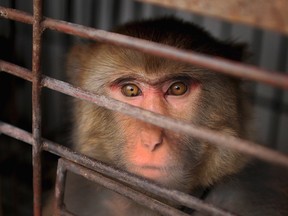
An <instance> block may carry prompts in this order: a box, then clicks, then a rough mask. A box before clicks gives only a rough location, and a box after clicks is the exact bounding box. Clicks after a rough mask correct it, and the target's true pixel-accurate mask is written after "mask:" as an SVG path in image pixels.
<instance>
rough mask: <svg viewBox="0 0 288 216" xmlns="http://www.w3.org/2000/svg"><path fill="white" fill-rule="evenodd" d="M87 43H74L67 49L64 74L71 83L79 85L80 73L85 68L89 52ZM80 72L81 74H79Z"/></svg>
mask: <svg viewBox="0 0 288 216" xmlns="http://www.w3.org/2000/svg"><path fill="white" fill-rule="evenodd" d="M90 49H91V48H90V46H89V45H88V44H81V45H75V46H73V47H72V49H71V50H70V51H69V53H68V55H67V59H66V75H67V77H68V79H69V81H70V82H71V83H72V84H73V85H81V82H82V80H81V77H83V76H82V75H83V74H82V73H84V70H85V68H87V66H85V65H87V62H88V58H87V56H88V55H89V53H90ZM81 74H82V75H81Z"/></svg>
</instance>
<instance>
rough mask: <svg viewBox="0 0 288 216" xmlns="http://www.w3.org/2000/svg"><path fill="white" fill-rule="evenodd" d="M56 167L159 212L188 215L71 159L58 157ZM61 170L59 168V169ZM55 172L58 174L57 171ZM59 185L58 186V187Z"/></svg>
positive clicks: (180, 215) (61, 188)
mask: <svg viewBox="0 0 288 216" xmlns="http://www.w3.org/2000/svg"><path fill="white" fill-rule="evenodd" d="M58 167H60V168H61V167H63V168H62V169H64V170H62V171H64V172H65V171H66V170H69V171H72V172H73V173H76V174H78V175H80V176H82V177H84V178H86V179H88V180H90V181H93V182H96V183H98V184H100V185H102V186H104V187H105V188H107V189H110V190H112V191H115V192H117V193H119V194H121V195H123V196H125V197H128V198H130V199H132V200H133V201H135V202H137V203H138V204H141V205H143V206H146V207H148V208H150V209H152V210H154V211H157V212H159V213H162V214H164V215H170V216H174V215H178V216H188V214H186V213H183V212H181V211H179V210H177V209H175V208H173V207H171V206H168V205H166V204H164V203H162V202H160V201H158V200H156V199H153V198H151V197H149V196H147V195H145V194H143V193H141V192H139V191H136V190H134V189H132V188H131V187H128V186H126V185H124V184H123V183H119V182H118V181H119V180H112V179H110V178H107V177H105V176H103V175H102V174H100V173H97V172H95V171H92V170H90V169H87V168H85V167H83V166H80V165H78V164H76V163H73V162H71V161H67V160H63V159H59V161H58ZM59 170H61V169H59ZM57 174H59V173H58V172H57ZM58 186H60V187H58ZM56 188H57V189H59V190H63V191H64V187H61V185H56Z"/></svg>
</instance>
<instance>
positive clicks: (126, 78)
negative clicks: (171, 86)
mask: <svg viewBox="0 0 288 216" xmlns="http://www.w3.org/2000/svg"><path fill="white" fill-rule="evenodd" d="M191 79H193V77H191V76H188V75H187V74H183V75H181V74H177V75H175V74H174V75H167V76H163V77H156V78H151V79H147V78H143V77H142V76H137V75H134V76H129V75H128V76H123V77H119V78H117V79H116V80H114V81H112V82H111V84H112V85H119V84H122V83H127V82H132V81H135V80H137V81H140V82H145V83H147V84H150V85H155V86H157V85H161V84H163V83H165V82H167V81H171V80H172V81H173V80H175V81H189V80H191Z"/></svg>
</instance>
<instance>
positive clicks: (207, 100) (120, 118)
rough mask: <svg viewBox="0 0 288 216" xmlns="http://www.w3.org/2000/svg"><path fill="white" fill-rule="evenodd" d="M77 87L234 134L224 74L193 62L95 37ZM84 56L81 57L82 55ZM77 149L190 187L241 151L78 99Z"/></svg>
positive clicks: (225, 170) (232, 99)
mask: <svg viewBox="0 0 288 216" xmlns="http://www.w3.org/2000/svg"><path fill="white" fill-rule="evenodd" d="M86 52H87V53H88V54H89V55H90V56H92V57H91V58H90V60H87V62H85V66H84V65H83V69H84V70H83V71H81V73H83V74H84V75H83V76H82V77H81V79H80V84H81V86H82V87H83V88H85V89H87V90H90V91H92V92H95V93H96V94H104V95H107V96H109V97H112V98H114V99H116V100H119V101H122V102H125V103H128V104H131V105H134V106H137V107H140V108H142V109H145V110H149V111H152V112H155V113H158V114H161V115H165V116H168V117H171V118H174V119H180V120H183V121H185V122H188V123H193V124H196V125H201V126H205V127H209V128H211V129H216V130H219V131H222V132H225V133H228V134H232V135H236V136H237V135H238V131H239V128H240V127H239V124H240V122H239V119H240V116H239V115H240V114H239V112H238V111H237V110H238V106H239V104H240V103H239V101H238V99H237V97H236V96H235V94H234V93H233V91H236V90H237V88H238V87H237V86H236V85H235V84H233V83H232V82H230V80H229V79H226V78H223V77H222V76H219V75H215V74H214V73H212V72H209V71H207V70H203V69H199V68H198V69H197V68H195V67H193V66H191V65H186V64H182V63H177V62H173V61H170V60H165V59H162V58H156V57H151V56H147V55H144V54H142V53H140V52H136V51H129V50H126V49H116V48H111V47H109V46H105V45H101V46H96V47H91V48H89V49H88V50H87V51H86ZM85 60H86V59H85ZM76 112H77V114H76V115H77V116H76V122H77V124H76V130H75V131H74V132H75V133H74V135H75V137H76V139H75V141H76V144H77V148H78V150H80V151H81V152H82V153H84V154H88V155H89V156H91V157H94V158H96V159H99V160H102V161H105V162H107V163H110V164H113V165H116V166H118V167H120V168H124V169H126V170H127V171H129V172H132V173H135V174H137V175H140V176H143V177H146V178H148V179H151V180H153V181H156V182H159V183H161V184H162V185H165V186H168V187H171V188H174V189H178V190H183V191H188V190H190V189H191V188H194V187H196V186H199V185H201V186H203V185H204V186H207V185H209V184H211V183H213V182H215V181H216V180H218V179H220V178H221V177H222V176H225V175H227V174H230V173H234V172H237V170H238V169H240V167H242V166H243V164H244V163H243V160H242V158H241V157H242V156H241V155H239V154H236V153H234V152H232V151H230V150H226V149H221V148H218V147H215V146H211V145H208V144H207V143H205V142H201V141H198V140H195V139H193V138H192V137H189V136H186V135H184V134H180V133H176V132H173V131H169V130H166V129H162V128H159V127H157V126H154V125H152V124H148V123H145V122H143V121H140V120H137V119H134V118H132V117H129V116H126V115H124V114H121V113H115V112H112V111H107V110H105V109H104V108H100V107H96V106H94V105H91V104H89V103H84V102H78V106H77V107H76Z"/></svg>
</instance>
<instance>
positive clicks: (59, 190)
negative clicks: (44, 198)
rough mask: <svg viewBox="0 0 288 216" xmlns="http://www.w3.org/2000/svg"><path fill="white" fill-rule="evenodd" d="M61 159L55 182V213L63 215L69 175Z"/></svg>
mask: <svg viewBox="0 0 288 216" xmlns="http://www.w3.org/2000/svg"><path fill="white" fill-rule="evenodd" d="M61 165H62V163H61V160H59V161H58V166H57V176H56V183H55V204H56V206H55V215H61V210H62V209H65V206H64V202H63V201H64V190H65V179H66V175H67V169H66V167H65V166H61Z"/></svg>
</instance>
